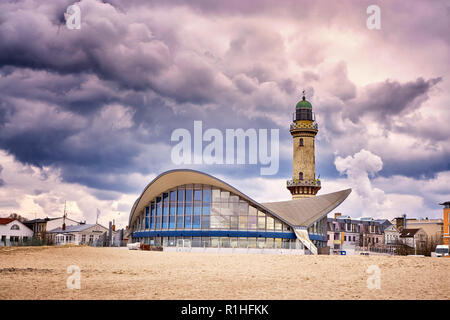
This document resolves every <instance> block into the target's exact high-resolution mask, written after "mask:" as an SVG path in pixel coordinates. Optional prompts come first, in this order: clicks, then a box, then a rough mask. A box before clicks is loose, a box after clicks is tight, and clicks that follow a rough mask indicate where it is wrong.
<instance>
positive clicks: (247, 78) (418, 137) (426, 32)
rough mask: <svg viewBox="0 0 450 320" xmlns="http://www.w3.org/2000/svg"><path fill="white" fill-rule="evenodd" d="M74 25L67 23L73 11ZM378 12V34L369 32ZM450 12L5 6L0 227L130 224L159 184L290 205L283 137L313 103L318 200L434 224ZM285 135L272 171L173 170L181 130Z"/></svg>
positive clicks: (356, 212) (443, 180)
mask: <svg viewBox="0 0 450 320" xmlns="http://www.w3.org/2000/svg"><path fill="white" fill-rule="evenodd" d="M72 4H77V5H78V6H79V8H80V10H81V28H80V29H69V28H67V26H66V21H65V18H64V13H65V12H66V10H67V8H68V6H69V5H72ZM370 5H377V6H379V8H380V14H381V15H380V17H381V20H380V29H369V28H368V27H367V19H368V18H369V16H370V15H371V14H368V13H367V11H366V10H367V8H368V7H369V6H370ZM448 30H450V2H449V1H448V0H436V1H425V0H423V1H419V0H415V1H407V2H405V1H403V2H400V1H375V0H373V1H345V0H344V1H317V0H311V1H293V0H291V1H289V0H282V1H268V0H261V1H246V0H239V1H238V0H229V1H209V0H191V1H170V2H167V1H147V0H145V1H144V0H128V1H125V0H112V1H98V0H82V1H79V2H74V1H73V0H72V1H46V2H43V1H38V0H28V1H19V0H17V1H2V2H0V216H7V215H9V214H10V213H13V212H16V213H19V214H21V215H23V216H25V217H27V218H30V219H32V218H34V217H46V216H49V217H55V216H61V215H62V213H63V211H64V203H65V202H66V205H67V211H68V215H69V217H71V218H73V219H77V220H86V221H87V223H94V222H95V220H96V212H97V208H98V209H99V210H100V212H101V214H100V218H99V222H100V223H102V224H104V225H107V223H108V221H110V220H112V219H115V221H116V224H117V225H118V227H125V226H126V224H127V222H128V217H129V213H130V209H131V206H132V205H133V203H134V201H135V200H136V198H137V197H138V196H139V195H140V193H141V192H142V190H143V188H144V187H145V186H146V185H147V184H148V183H149V182H150V181H151V180H152V179H153V178H155V177H156V176H157V175H159V174H160V173H162V172H164V171H166V170H170V169H176V168H185V167H188V168H191V169H195V170H200V171H204V172H206V173H209V174H212V175H214V176H217V177H218V178H221V179H223V180H225V181H227V182H228V183H230V184H231V185H233V186H234V187H236V188H237V189H239V190H240V191H242V192H244V193H245V194H247V195H248V196H250V197H252V198H253V199H255V200H257V201H261V202H269V201H279V200H289V199H290V198H291V196H290V193H289V191H288V190H287V189H286V180H287V179H290V178H291V177H292V138H291V136H290V134H289V125H290V123H291V121H292V113H293V112H294V110H295V105H296V103H297V102H298V101H299V100H300V99H301V92H302V90H305V91H306V98H307V100H309V101H310V102H311V104H312V106H313V111H314V112H315V114H316V120H317V122H318V125H319V133H318V135H317V136H316V175H320V179H321V181H322V189H321V190H320V191H319V195H320V194H325V193H328V192H334V191H338V190H342V189H347V188H352V193H351V195H350V196H349V197H348V199H347V200H346V201H345V202H344V203H343V204H342V205H341V206H340V207H338V208H337V209H336V210H335V211H333V212H341V213H342V214H346V215H350V216H352V217H355V218H358V217H368V216H371V217H374V218H393V217H395V216H398V215H401V214H407V215H408V216H409V217H430V218H431V217H435V218H436V217H441V216H442V207H441V206H440V205H439V203H440V202H443V201H448V200H450V184H449V181H450V126H449V125H448V124H449V123H450V111H449V105H450V90H449V88H450V80H449V75H450V37H449V33H448ZM196 120H198V121H202V124H203V128H204V129H205V130H206V129H208V128H216V129H218V130H220V131H221V132H225V130H226V129H237V128H243V129H245V130H246V129H251V128H254V129H256V130H259V129H279V137H280V147H279V150H280V165H279V171H278V173H277V174H275V175H272V176H267V175H265V176H263V175H261V174H260V167H259V166H258V165H255V164H247V165H230V164H228V165H225V164H224V165H219V164H215V165H209V164H192V165H183V164H180V165H177V164H174V163H173V162H172V161H171V150H172V148H173V146H174V143H173V142H171V134H172V132H173V131H174V130H175V129H178V128H185V129H188V130H190V131H192V130H193V124H194V121H196Z"/></svg>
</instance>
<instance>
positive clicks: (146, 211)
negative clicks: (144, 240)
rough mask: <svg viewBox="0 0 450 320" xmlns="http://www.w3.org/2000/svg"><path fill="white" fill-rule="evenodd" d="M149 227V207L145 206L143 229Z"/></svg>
mask: <svg viewBox="0 0 450 320" xmlns="http://www.w3.org/2000/svg"><path fill="white" fill-rule="evenodd" d="M148 228H150V208H149V207H145V229H148Z"/></svg>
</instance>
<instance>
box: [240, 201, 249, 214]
mask: <svg viewBox="0 0 450 320" xmlns="http://www.w3.org/2000/svg"><path fill="white" fill-rule="evenodd" d="M239 215H241V216H246V215H248V203H247V202H245V201H241V202H239Z"/></svg>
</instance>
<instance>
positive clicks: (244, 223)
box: [239, 216, 248, 230]
mask: <svg viewBox="0 0 450 320" xmlns="http://www.w3.org/2000/svg"><path fill="white" fill-rule="evenodd" d="M247 229H248V217H247V216H239V230H247Z"/></svg>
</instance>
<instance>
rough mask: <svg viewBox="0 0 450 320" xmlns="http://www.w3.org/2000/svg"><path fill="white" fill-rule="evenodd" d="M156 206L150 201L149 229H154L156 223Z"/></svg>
mask: <svg viewBox="0 0 450 320" xmlns="http://www.w3.org/2000/svg"><path fill="white" fill-rule="evenodd" d="M155 211H156V208H155V203H154V202H153V201H152V202H151V203H150V229H155V225H156V212H155Z"/></svg>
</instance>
